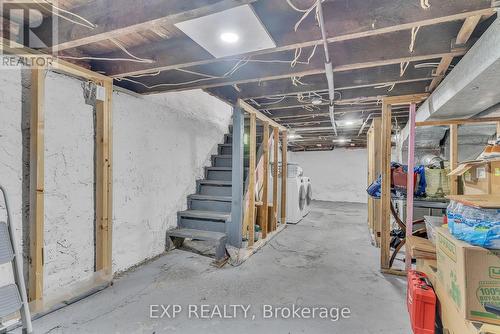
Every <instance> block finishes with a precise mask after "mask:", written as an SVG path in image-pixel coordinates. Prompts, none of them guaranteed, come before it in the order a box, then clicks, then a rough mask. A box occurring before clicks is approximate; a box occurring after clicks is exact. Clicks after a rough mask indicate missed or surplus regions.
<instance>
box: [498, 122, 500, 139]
mask: <svg viewBox="0 0 500 334" xmlns="http://www.w3.org/2000/svg"><path fill="white" fill-rule="evenodd" d="M497 139H500V122H497Z"/></svg>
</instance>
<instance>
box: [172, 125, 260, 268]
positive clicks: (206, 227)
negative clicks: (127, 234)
mask: <svg viewBox="0 0 500 334" xmlns="http://www.w3.org/2000/svg"><path fill="white" fill-rule="evenodd" d="M232 130H233V128H232V125H230V126H229V133H227V134H225V135H224V143H223V144H219V146H218V150H217V153H218V154H216V155H213V156H212V158H211V162H212V163H211V166H210V167H205V178H204V179H203V180H197V181H196V193H195V194H192V195H189V196H188V198H187V210H185V211H181V212H178V213H177V215H178V218H177V229H175V230H170V231H168V232H167V236H168V237H170V238H171V239H172V241H173V243H174V245H175V246H177V247H180V245H182V241H183V240H184V239H185V238H190V239H194V240H204V241H212V242H215V244H216V254H215V258H216V260H222V259H223V258H224V257H225V255H226V252H225V245H226V241H227V235H226V224H229V223H230V220H231V205H232V197H231V196H232V153H233V145H232V143H233V136H232V132H233V131H232ZM259 139H260V141H262V135H260V136H259V135H257V142H258V143H259ZM248 164H249V157H248V145H246V146H245V155H244V167H245V169H244V171H245V173H244V179H246V176H247V172H248Z"/></svg>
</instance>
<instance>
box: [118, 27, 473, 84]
mask: <svg viewBox="0 0 500 334" xmlns="http://www.w3.org/2000/svg"><path fill="white" fill-rule="evenodd" d="M459 28H460V25H459V24H457V23H447V24H444V25H438V26H432V27H426V29H421V32H420V33H419V37H418V38H417V43H416V47H415V50H414V52H412V53H411V52H410V51H409V50H408V45H409V43H410V36H409V35H410V33H409V32H396V33H391V34H385V35H378V36H373V37H367V38H362V39H356V40H350V41H345V42H341V43H336V44H333V45H331V46H330V52H331V54H332V55H333V59H334V71H335V72H341V71H350V70H356V69H363V68H370V67H378V66H384V65H390V64H400V63H402V62H406V61H408V62H417V61H423V60H428V59H435V58H442V57H445V56H448V55H450V56H462V55H464V54H465V53H466V52H467V50H468V47H469V46H468V45H467V46H460V47H457V48H452V46H451V43H450V41H451V40H452V39H453V38H455V36H456V34H457V32H458V30H459ZM381 45H384V46H385V47H383V48H381V47H380V46H381ZM311 52H312V48H310V49H308V50H306V51H305V54H310V53H311ZM293 58H294V54H293V52H288V51H286V52H280V53H276V54H272V55H266V56H265V57H264V56H263V57H259V58H258V59H253V60H252V62H250V63H248V64H247V65H246V66H243V67H241V68H240V69H239V70H238V71H236V72H235V73H234V74H232V75H231V76H228V77H226V76H224V77H220V78H214V79H211V78H204V79H203V80H201V79H200V76H199V75H193V74H186V73H184V72H178V71H168V72H161V73H158V74H156V75H153V76H143V77H140V78H134V79H133V80H134V81H136V82H141V84H137V83H131V82H127V83H126V84H125V86H129V87H131V88H132V89H133V90H135V91H138V92H141V93H154V92H158V91H167V90H168V91H177V90H186V89H199V88H201V89H206V88H211V87H219V86H227V85H235V84H243V83H250V82H259V81H265V80H276V79H284V78H290V77H293V76H299V77H301V76H306V75H314V74H321V73H324V71H325V69H324V62H323V60H324V57H323V51H322V50H320V49H319V48H318V50H317V52H316V55H315V56H314V58H313V59H312V60H311V62H310V63H309V64H297V65H296V66H295V67H291V66H290V63H289V62H288V61H291V60H293ZM306 58H307V57H306ZM283 59H285V60H286V61H285V62H283ZM236 63H237V62H236V61H235V62H229V63H227V62H226V63H222V64H220V63H218V64H213V65H211V66H208V67H207V66H199V67H194V68H190V71H196V72H198V73H204V74H208V75H215V76H220V75H221V74H223V73H225V72H227V71H228V70H229V69H230V68H231V67H233V66H235V64H236ZM193 80H196V82H192V81H193ZM186 81H187V82H189V83H188V84H182V83H184V82H186ZM158 82H161V83H162V84H161V85H159V86H158V85H155V83H158ZM148 87H149V88H148ZM151 87H152V88H151Z"/></svg>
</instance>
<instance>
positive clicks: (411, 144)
mask: <svg viewBox="0 0 500 334" xmlns="http://www.w3.org/2000/svg"><path fill="white" fill-rule="evenodd" d="M416 114H417V105H416V104H415V103H412V104H411V105H410V114H409V117H410V118H409V122H408V126H409V129H410V136H409V138H408V179H407V182H406V183H407V185H406V240H409V239H408V238H409V237H411V236H412V235H413V194H414V193H415V179H414V177H413V175H414V173H413V168H414V166H415V132H416V127H415V117H416ZM407 244H408V243H407ZM405 268H406V272H408V271H410V270H411V255H410V252H409V251H406V252H405Z"/></svg>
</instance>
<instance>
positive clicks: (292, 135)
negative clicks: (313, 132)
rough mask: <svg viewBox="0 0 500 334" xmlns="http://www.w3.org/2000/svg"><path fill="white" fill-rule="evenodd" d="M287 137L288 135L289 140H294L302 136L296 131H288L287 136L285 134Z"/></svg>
mask: <svg viewBox="0 0 500 334" xmlns="http://www.w3.org/2000/svg"><path fill="white" fill-rule="evenodd" d="M287 137H288V139H289V140H295V139H300V138H302V136H301V135H299V134H297V133H290V134H288V136H287Z"/></svg>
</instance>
